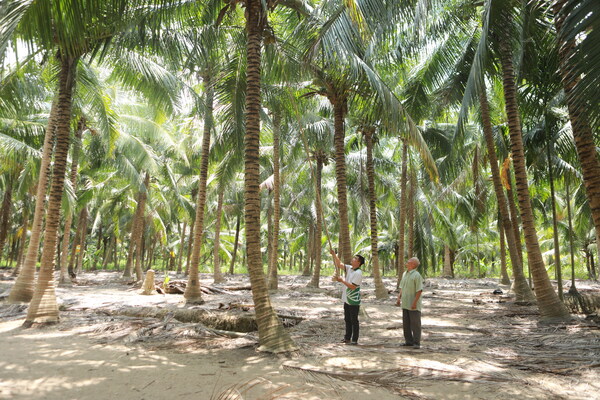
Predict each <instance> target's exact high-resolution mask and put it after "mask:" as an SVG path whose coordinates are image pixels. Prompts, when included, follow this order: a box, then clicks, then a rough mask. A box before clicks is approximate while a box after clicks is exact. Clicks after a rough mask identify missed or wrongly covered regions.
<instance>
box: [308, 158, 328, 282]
mask: <svg viewBox="0 0 600 400" xmlns="http://www.w3.org/2000/svg"><path fill="white" fill-rule="evenodd" d="M315 159H316V160H315V161H316V171H315V192H316V193H317V195H316V198H315V209H316V212H317V220H316V221H315V222H316V224H315V243H316V244H317V246H316V247H317V248H316V249H315V268H314V269H313V275H312V279H311V281H310V283H309V285H308V286H310V287H316V288H318V287H319V281H320V280H321V237H322V236H323V204H322V202H321V198H322V197H321V185H322V179H323V178H322V175H323V164H324V162H325V160H326V158H325V154H323V153H322V152H317V154H316V155H315Z"/></svg>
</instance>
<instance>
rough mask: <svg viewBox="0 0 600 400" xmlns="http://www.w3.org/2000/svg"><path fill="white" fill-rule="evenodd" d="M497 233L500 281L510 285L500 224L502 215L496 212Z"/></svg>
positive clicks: (504, 243) (503, 234)
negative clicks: (498, 236) (498, 239)
mask: <svg viewBox="0 0 600 400" xmlns="http://www.w3.org/2000/svg"><path fill="white" fill-rule="evenodd" d="M498 233H499V234H500V283H502V284H503V285H510V278H509V276H508V270H507V265H506V234H505V230H504V225H503V224H502V216H501V215H500V212H498Z"/></svg>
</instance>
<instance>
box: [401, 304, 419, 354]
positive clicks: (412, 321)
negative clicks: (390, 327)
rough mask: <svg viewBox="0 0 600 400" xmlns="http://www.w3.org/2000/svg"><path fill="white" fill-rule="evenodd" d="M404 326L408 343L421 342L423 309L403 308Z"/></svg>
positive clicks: (405, 338)
mask: <svg viewBox="0 0 600 400" xmlns="http://www.w3.org/2000/svg"><path fill="white" fill-rule="evenodd" d="M402 328H403V329H404V340H405V341H406V344H409V345H413V344H418V345H420V344H421V311H417V310H407V309H406V308H403V309H402Z"/></svg>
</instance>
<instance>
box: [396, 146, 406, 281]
mask: <svg viewBox="0 0 600 400" xmlns="http://www.w3.org/2000/svg"><path fill="white" fill-rule="evenodd" d="M407 165H408V146H407V145H406V141H402V170H401V173H400V218H399V220H398V258H397V259H396V271H397V273H398V281H397V282H396V289H397V288H399V287H400V280H402V275H403V274H404V242H405V241H404V236H405V232H406V213H407V204H406V199H407V193H406V186H407V179H408V178H407V176H408V175H407Z"/></svg>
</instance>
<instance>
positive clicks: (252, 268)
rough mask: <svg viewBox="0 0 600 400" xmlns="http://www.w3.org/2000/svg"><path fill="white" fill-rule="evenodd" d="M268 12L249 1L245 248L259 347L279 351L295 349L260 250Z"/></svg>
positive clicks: (259, 4) (245, 142) (258, 4)
mask: <svg viewBox="0 0 600 400" xmlns="http://www.w3.org/2000/svg"><path fill="white" fill-rule="evenodd" d="M265 22H266V14H265V12H264V11H263V8H262V2H261V1H259V0H247V1H246V33H247V42H246V50H247V53H246V60H247V68H246V84H247V87H246V132H245V135H244V194H245V207H244V208H245V219H246V251H247V259H248V273H249V275H250V284H251V285H252V298H253V300H254V306H255V312H256V323H257V325H258V337H259V342H260V347H259V349H260V350H264V351H268V352H273V353H279V352H284V351H290V350H296V349H297V347H296V345H295V344H294V342H293V341H292V339H291V337H290V335H289V334H288V333H287V332H286V331H285V330H284V329H283V325H282V324H281V321H280V320H279V319H278V318H277V315H276V314H275V311H274V310H273V307H272V306H271V300H270V298H269V292H268V291H267V287H266V285H265V278H264V273H263V266H262V257H261V252H260V192H259V168H260V164H259V157H260V152H259V146H260V108H261V97H260V77H261V72H260V64H261V45H262V34H263V30H264V27H265Z"/></svg>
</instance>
